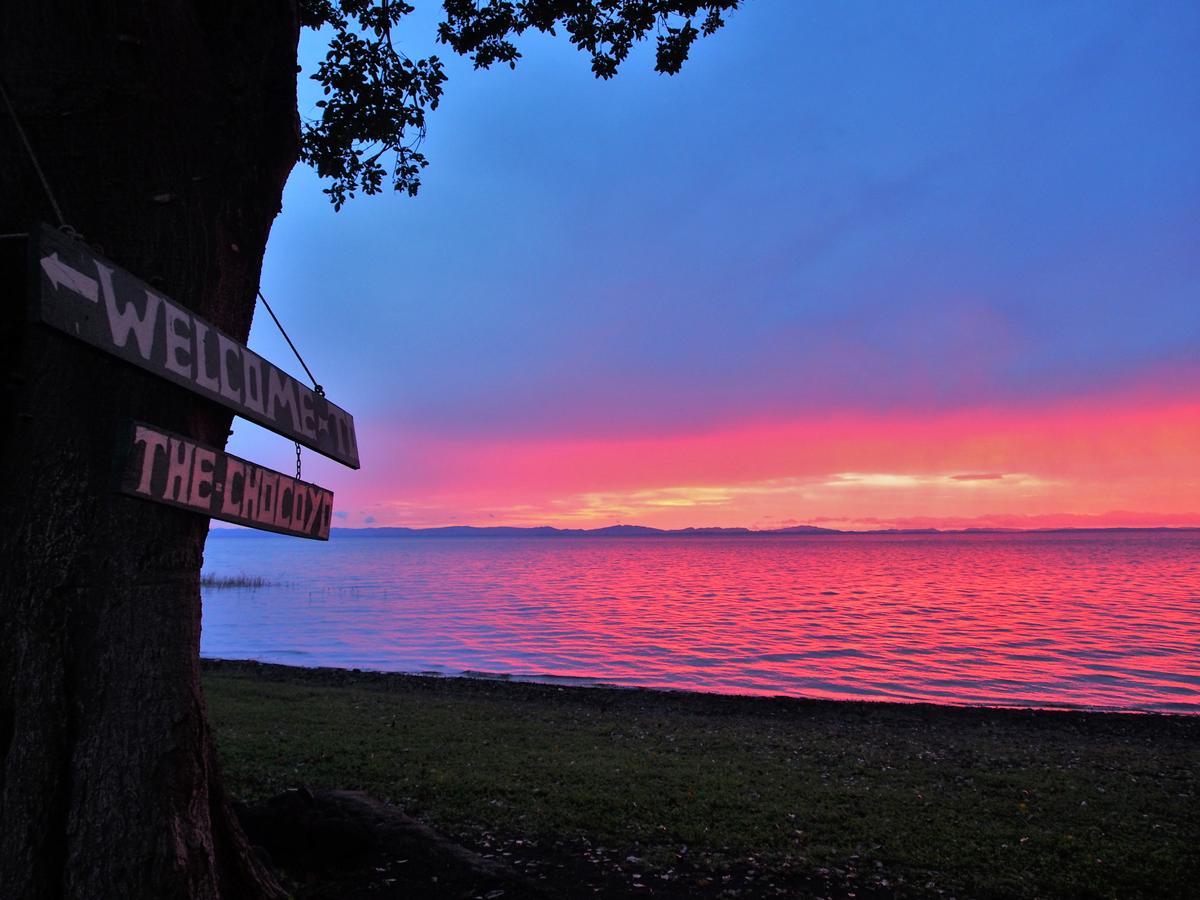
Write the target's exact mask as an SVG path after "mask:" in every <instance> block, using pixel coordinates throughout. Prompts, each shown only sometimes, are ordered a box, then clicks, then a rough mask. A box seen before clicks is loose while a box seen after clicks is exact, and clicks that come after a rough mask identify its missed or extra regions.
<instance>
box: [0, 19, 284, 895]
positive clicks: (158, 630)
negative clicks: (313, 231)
mask: <svg viewBox="0 0 1200 900" xmlns="http://www.w3.org/2000/svg"><path fill="white" fill-rule="evenodd" d="M0 10H2V12H0V29H2V30H0V79H2V81H3V85H4V87H5V88H6V90H7V92H8V95H9V97H10V98H11V100H12V103H13V105H14V106H15V108H16V110H17V113H18V115H19V117H20V119H21V121H22V124H23V125H24V126H25V128H26V130H27V132H28V134H29V138H30V140H31V142H32V143H33V146H34V148H35V150H36V152H37V155H38V157H39V159H40V162H41V164H42V167H43V168H44V170H45V173H46V176H47V178H48V180H49V182H50V185H51V187H52V189H53V191H54V194H55V195H56V196H57V198H58V202H59V204H60V205H61V207H62V212H63V215H64V217H65V219H66V221H67V222H68V223H69V224H70V225H71V226H73V227H74V228H75V229H77V230H78V231H79V232H80V234H82V235H83V236H84V238H85V240H86V241H87V242H89V243H91V244H93V245H94V246H97V247H98V248H99V249H101V251H102V252H103V253H104V255H106V256H108V257H109V258H110V259H112V260H113V261H114V262H116V263H117V264H118V265H120V266H122V267H123V268H125V269H127V270H129V271H131V272H132V273H134V274H135V275H138V276H139V277H141V278H143V279H144V280H146V281H148V282H150V283H151V284H153V285H155V286H157V287H159V288H161V290H162V291H163V292H164V293H166V294H167V295H168V296H170V297H172V298H173V299H175V300H177V301H179V302H180V303H181V304H183V305H184V306H186V307H188V308H190V309H192V310H194V311H195V312H197V313H199V314H200V315H201V316H203V317H204V318H206V319H208V320H209V321H211V322H213V323H215V324H216V325H218V326H219V327H220V328H222V329H223V330H225V331H226V332H228V333H229V334H231V335H233V336H234V337H237V338H240V339H243V340H244V339H245V338H246V336H247V334H248V332H249V329H250V319H251V316H252V314H253V310H254V298H255V292H256V289H257V286H258V279H259V274H260V268H261V265H262V257H263V252H264V250H265V246H266V240H267V234H268V232H269V230H270V225H271V222H272V220H273V219H274V217H275V215H276V214H277V213H278V211H279V208H280V201H281V197H282V191H283V185H284V182H285V180H286V178H287V175H288V173H289V171H290V170H291V168H292V166H293V164H294V162H295V160H296V155H297V149H298V130H297V129H298V123H297V118H296V42H297V35H298V23H297V15H296V9H295V4H294V2H291V0H254V2H249V3H239V4H215V3H208V2H203V0H193V2H186V0H153V2H144V0H143V2H134V0H109V2H104V3H84V2H65V0H3V2H0ZM38 219H41V220H43V221H47V222H49V223H50V224H52V225H57V224H58V222H57V219H56V217H55V214H54V213H53V211H52V207H51V205H50V204H49V203H48V201H47V199H46V196H45V193H44V191H43V188H42V186H41V183H40V181H39V179H38V178H37V176H36V175H35V171H34V168H33V166H32V165H31V163H30V160H29V158H28V155H27V154H26V151H25V149H24V147H23V146H22V144H21V142H20V140H19V138H18V135H17V132H16V130H15V128H14V126H13V123H12V121H11V120H10V118H9V116H8V112H7V110H6V109H5V108H4V107H3V104H0V233H4V234H9V233H13V232H24V231H27V230H28V228H29V225H30V224H31V223H32V222H33V221H35V220H38ZM24 253H25V248H24V242H23V241H22V240H19V239H13V238H8V237H5V238H0V823H2V824H0V897H6V898H7V897H13V898H17V897H21V898H43V897H80V898H103V897H122V898H124V897H130V898H133V897H155V898H159V897H163V898H169V897H204V898H210V897H211V898H216V897H226V898H230V897H236V898H242V897H256V896H271V895H277V894H279V893H280V891H279V889H278V887H277V885H276V884H275V882H274V880H273V878H272V876H271V875H270V874H269V873H268V872H267V871H266V870H265V869H264V868H263V867H262V866H261V865H259V864H258V863H257V862H256V860H255V857H254V856H253V854H252V853H251V851H250V849H249V847H248V845H247V843H246V841H245V838H244V836H243V834H242V832H241V830H240V828H239V827H238V825H237V823H236V820H235V819H234V817H233V815H232V812H231V810H230V807H229V804H228V802H227V800H226V797H225V794H224V791H223V789H222V787H221V781H220V778H219V776H218V773H217V768H216V764H215V756H214V753H213V747H212V740H211V734H210V731H209V727H208V724H207V721H206V717H205V707H204V699H203V696H202V694H201V689H200V681H199V665H198V650H199V638H200V588H199V573H200V564H201V560H202V555H203V549H204V540H205V536H206V534H207V531H208V520H207V519H206V518H203V517H201V516H198V515H195V514H192V513H189V512H186V511H182V510H177V509H173V508H170V507H166V506H160V505H156V504H151V503H147V502H145V501H140V500H137V499H133V498H128V497H123V496H119V495H117V494H115V493H113V490H112V468H113V456H114V452H115V447H116V440H117V435H118V429H119V427H120V424H121V423H122V422H123V421H124V420H128V419H131V418H136V419H141V420H143V421H146V422H149V423H153V424H155V425H159V426H162V427H164V428H167V429H169V430H173V431H176V432H180V433H183V434H188V435H191V436H192V437H194V438H196V439H198V440H201V441H203V442H205V443H208V444H211V445H214V446H218V447H221V446H224V443H225V438H226V436H227V434H228V429H229V424H230V414H229V413H228V412H224V411H222V410H221V409H220V408H218V407H216V406H215V405H212V404H210V403H209V402H207V401H205V400H202V399H199V398H197V397H195V396H193V395H191V394H189V393H187V392H186V391H184V390H183V389H182V388H179V387H177V386H174V385H172V384H169V383H168V382H166V381H162V380H160V379H157V378H155V376H153V375H150V374H148V373H146V372H142V371H140V370H137V369H135V368H133V367H131V366H129V365H127V364H125V363H123V362H121V361H119V360H117V359H115V358H112V357H109V356H106V355H105V354H103V353H100V352H99V351H96V350H93V349H91V348H89V347H87V346H86V345H84V344H82V343H79V342H76V341H73V340H72V339H71V338H70V337H68V336H66V335H62V334H57V333H52V332H50V331H49V330H48V329H46V328H45V327H44V326H40V325H34V324H29V323H28V322H27V321H26V318H25V317H26V313H25V298H26V296H27V292H28V290H29V284H28V282H29V276H28V273H27V266H26V264H25V261H24V259H23V255H24Z"/></svg>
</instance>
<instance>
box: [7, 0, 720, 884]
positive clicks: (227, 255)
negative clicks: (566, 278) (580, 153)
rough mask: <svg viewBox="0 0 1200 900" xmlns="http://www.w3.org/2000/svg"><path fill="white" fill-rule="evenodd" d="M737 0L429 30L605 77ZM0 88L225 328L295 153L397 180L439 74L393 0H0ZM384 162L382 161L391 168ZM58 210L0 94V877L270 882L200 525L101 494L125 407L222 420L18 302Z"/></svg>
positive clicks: (541, 9)
mask: <svg viewBox="0 0 1200 900" xmlns="http://www.w3.org/2000/svg"><path fill="white" fill-rule="evenodd" d="M737 6H738V2H737V0H708V2H684V0H674V2H672V0H511V2H510V0H485V2H472V0H445V3H444V12H445V15H444V21H443V23H442V24H441V26H440V30H439V33H438V39H439V40H440V41H441V42H442V43H444V44H446V45H448V46H449V47H450V48H451V49H452V50H453V51H454V52H457V53H460V54H465V55H468V56H470V57H471V58H472V59H473V60H474V62H475V64H476V65H477V66H480V67H488V66H491V65H494V64H497V63H502V64H508V65H513V64H515V63H516V62H517V60H518V58H519V53H518V51H517V48H516V44H515V43H514V41H515V40H516V39H517V38H518V37H519V36H520V35H521V34H522V33H524V32H525V31H527V30H529V29H534V30H537V31H542V32H550V33H556V32H558V31H562V32H565V35H566V37H567V39H568V40H569V41H571V42H572V43H573V44H575V45H577V46H578V47H579V48H580V49H581V50H582V51H584V52H586V53H587V54H589V55H590V56H591V62H592V69H593V71H594V72H595V73H596V75H597V76H599V77H602V78H608V77H611V76H612V75H613V74H614V73H615V72H616V70H617V67H618V66H619V65H620V64H621V62H622V61H624V60H625V58H626V57H627V56H628V54H629V52H630V49H631V47H632V46H633V44H634V43H636V42H637V41H639V40H642V39H644V38H646V37H648V36H651V35H653V36H654V38H655V40H657V44H658V54H657V68H658V69H659V70H660V71H662V72H666V73H673V72H676V71H678V69H679V68H680V66H681V65H682V64H683V62H684V60H685V59H686V57H687V54H688V50H689V48H690V47H691V46H692V44H693V43H694V41H695V40H696V38H697V37H698V36H699V35H701V34H711V33H712V32H713V31H715V30H717V29H718V28H719V27H720V26H721V24H722V19H721V14H722V13H723V12H727V11H729V10H732V9H734V8H736V7H737ZM0 9H2V14H0V86H3V87H4V89H5V93H6V95H7V96H8V98H9V99H10V100H11V103H12V106H13V108H14V109H15V111H16V114H17V116H18V117H19V120H20V122H21V123H22V124H23V126H24V128H25V130H26V131H27V133H28V136H29V139H30V142H31V144H32V146H33V147H34V149H35V150H36V152H37V155H38V158H39V160H40V163H41V166H42V168H43V169H44V171H45V175H46V178H47V180H48V182H49V183H50V185H51V187H52V188H53V191H54V193H55V195H56V196H57V198H58V201H59V204H60V205H61V208H62V211H63V216H64V218H65V219H66V221H67V222H68V223H69V224H70V225H71V226H72V227H73V228H74V229H76V230H77V231H78V232H79V234H81V235H82V236H83V238H84V239H85V240H87V241H89V242H91V243H92V244H94V245H97V246H99V247H101V248H102V250H103V252H104V253H105V255H107V256H109V257H110V258H111V259H113V260H114V261H115V262H117V263H118V264H119V265H121V266H122V267H124V268H126V269H128V270H130V271H131V272H134V273H135V274H137V275H139V276H140V277H142V278H143V279H145V280H147V281H149V282H150V283H152V284H154V285H156V286H159V287H161V289H162V290H163V291H164V292H166V293H167V294H169V295H170V296H172V297H173V298H175V299H176V300H178V301H179V302H181V303H182V304H184V305H185V306H187V307H189V308H190V309H192V310H194V311H195V312H196V313H198V314H199V315H201V316H203V317H204V318H206V319H208V320H209V321H211V322H213V323H215V324H216V325H217V326H218V327H220V328H221V329H223V330H224V331H226V332H228V333H229V334H231V335H233V336H234V337H236V338H239V339H242V340H244V339H245V338H246V336H247V335H248V333H249V330H250V321H251V317H252V315H253V311H254V300H255V294H256V290H257V286H258V280H259V276H260V272H261V266H262V258H263V253H264V250H265V247H266V241H267V235H268V233H269V231H270V226H271V222H272V221H273V219H274V218H275V216H276V214H277V213H278V212H279V209H280V201H281V196H282V191H283V186H284V183H285V181H286V179H287V177H288V173H289V172H290V171H291V169H292V167H293V165H294V164H295V163H296V161H297V160H298V159H303V160H305V161H306V162H308V163H309V164H311V165H312V166H313V167H314V168H315V169H316V170H317V171H318V172H319V173H320V174H321V175H322V176H324V177H325V178H326V179H327V180H328V184H329V186H328V188H327V193H328V194H329V196H330V198H331V200H332V202H333V203H334V204H335V205H337V206H340V205H341V204H342V203H344V202H345V201H346V200H347V199H348V198H350V197H353V196H354V195H355V193H356V192H359V191H361V192H364V193H368V194H369V193H375V192H377V191H379V190H381V189H382V188H383V186H384V182H385V180H387V179H389V178H390V180H391V183H392V185H393V187H395V188H396V189H397V190H403V191H406V192H408V193H410V194H411V193H415V192H416V191H417V189H418V187H419V184H420V182H419V176H420V172H421V169H422V168H423V167H424V166H425V164H426V161H425V158H424V157H423V156H422V155H421V153H420V150H419V143H420V138H421V136H422V135H423V133H424V130H425V127H426V112H427V111H429V110H432V109H434V108H435V107H436V105H437V101H438V98H439V97H440V96H441V92H442V87H443V83H444V81H445V76H444V73H443V70H442V66H441V63H440V62H439V61H438V59H437V58H436V57H430V58H428V59H423V60H419V61H412V60H410V59H408V58H407V57H405V56H404V55H403V54H402V53H401V52H399V51H398V50H397V49H396V43H395V42H394V40H393V31H394V30H395V29H396V27H397V26H398V25H399V23H400V22H401V20H402V19H403V17H404V16H405V15H406V14H408V13H409V12H410V11H411V7H410V6H409V5H408V4H406V3H404V2H401V0H337V2H334V0H301V2H300V3H299V5H297V4H296V3H295V2H294V0H255V2H250V3H241V4H232V5H226V4H212V3H207V2H201V0H190V2H189V0H155V2H153V3H145V2H133V0H109V2H104V3H83V2H68V0H38V2H29V0H4V2H3V5H2V7H0ZM304 26H308V27H314V28H322V29H325V30H324V31H323V32H322V34H326V33H327V34H328V35H329V51H328V54H327V55H326V57H325V59H324V62H323V63H322V65H321V66H320V68H319V70H318V71H317V73H316V76H315V77H316V78H317V79H318V80H319V81H320V83H321V84H322V86H323V87H324V89H325V92H326V99H325V105H324V107H323V109H322V113H321V118H320V119H319V120H318V121H316V122H311V123H301V122H300V121H299V118H298V116H297V112H296V73H297V65H296V63H297V57H296V46H297V40H298V35H299V32H300V29H301V27H304ZM389 170H390V171H389ZM37 220H43V221H48V222H51V223H52V224H58V223H57V220H56V216H55V212H54V210H53V208H52V206H51V204H50V203H49V201H48V200H47V196H46V193H45V191H44V190H43V187H42V184H41V181H40V179H39V177H38V176H37V174H36V172H35V169H34V166H33V165H32V163H31V160H30V158H29V156H28V154H27V152H26V149H25V146H24V144H23V142H22V141H21V140H20V138H19V135H18V131H17V129H16V127H15V125H14V123H13V121H12V120H11V118H10V117H9V115H8V110H7V108H6V107H5V106H4V105H3V104H0V235H3V237H0V287H2V289H3V300H2V301H0V523H2V524H0V823H2V826H0V897H5V898H7V897H13V898H18V897H19V898H52V897H53V898H57V897H73V898H74V897H80V898H101V897H123V898H124V897H155V898H167V897H204V898H217V897H226V898H243V897H245V898H252V897H267V896H276V895H279V894H280V893H281V892H280V890H279V887H278V885H277V884H276V882H275V880H274V878H273V876H272V875H271V873H270V872H269V871H267V869H266V868H264V867H263V866H262V865H261V864H260V863H259V862H258V861H257V860H256V858H255V856H254V854H253V853H252V852H251V850H250V848H249V847H248V845H247V843H246V840H245V838H244V836H243V834H242V832H241V830H240V828H239V826H238V824H237V821H236V818H235V817H234V815H233V814H232V812H231V809H230V806H229V803H228V801H227V799H226V797H225V793H224V790H223V788H222V786H221V781H220V776H219V773H218V770H217V765H216V758H215V754H214V752H213V748H212V740H211V735H210V731H209V727H208V724H207V721H206V718H205V710H204V700H203V696H202V693H201V689H200V680H199V667H198V648H199V635H200V591H199V573H200V565H201V561H202V555H203V550H204V541H205V536H206V534H207V531H208V522H207V520H206V519H204V518H202V517H199V516H196V515H193V514H190V513H187V512H184V511H180V510H176V509H173V508H170V507H166V506H158V505H152V504H147V503H144V502H141V501H138V500H135V499H131V498H125V497H121V496H119V495H117V494H115V493H114V492H113V490H112V472H111V468H112V456H113V450H114V446H115V445H114V442H115V439H116V434H117V431H116V429H117V426H118V423H120V422H122V421H123V420H127V419H131V418H136V419H142V420H145V421H148V422H152V423H154V424H156V425H159V426H161V427H164V428H167V429H170V430H173V431H176V432H182V433H185V434H190V435H192V436H193V437H195V438H197V439H199V440H201V441H203V442H205V443H208V444H211V445H215V446H218V447H220V446H224V443H225V437H226V435H227V434H228V429H229V425H230V414H229V413H228V412H227V411H224V410H222V409H220V408H218V407H216V406H214V405H212V404H210V403H209V402H207V401H205V400H203V399H201V398H198V397H195V396H193V395H190V394H188V393H186V392H185V391H183V390H181V389H180V388H178V387H175V386H173V385H171V384H169V383H167V382H165V381H162V380H159V379H156V378H154V377H153V376H151V375H149V374H146V373H144V372H141V371H139V370H137V369H134V368H132V367H130V366H127V365H125V364H123V363H122V362H120V361H119V360H116V359H113V358H111V357H107V356H105V355H104V354H102V353H99V352H96V351H93V350H91V349H89V348H87V347H85V346H83V345H81V344H78V343H75V342H72V341H71V340H70V339H68V338H65V337H63V336H60V335H57V334H53V333H50V332H49V331H48V330H46V329H44V328H42V327H41V326H36V325H32V324H29V323H28V321H27V320H26V311H25V310H26V299H25V298H26V297H27V295H28V291H29V285H28V281H29V278H28V263H27V261H26V259H25V253H26V248H25V246H24V241H23V240H20V239H19V238H17V237H13V235H19V234H21V233H23V232H26V231H28V229H29V226H30V224H31V223H33V222H35V221H37Z"/></svg>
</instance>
